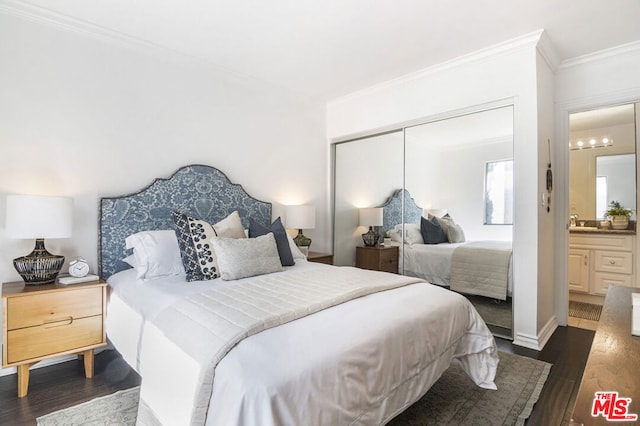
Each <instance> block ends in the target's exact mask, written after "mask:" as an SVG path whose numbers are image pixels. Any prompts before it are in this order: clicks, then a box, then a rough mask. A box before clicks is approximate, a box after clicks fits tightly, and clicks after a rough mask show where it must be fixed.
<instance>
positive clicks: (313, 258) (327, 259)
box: [307, 251, 333, 265]
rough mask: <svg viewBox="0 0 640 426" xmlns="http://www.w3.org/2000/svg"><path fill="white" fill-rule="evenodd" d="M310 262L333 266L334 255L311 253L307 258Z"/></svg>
mask: <svg viewBox="0 0 640 426" xmlns="http://www.w3.org/2000/svg"><path fill="white" fill-rule="evenodd" d="M307 260H308V261H309V262H316V263H326V264H327V265H333V255H332V254H329V253H320V252H317V251H310V252H309V255H308V256H307Z"/></svg>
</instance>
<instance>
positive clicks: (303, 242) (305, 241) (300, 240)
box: [293, 229, 311, 247]
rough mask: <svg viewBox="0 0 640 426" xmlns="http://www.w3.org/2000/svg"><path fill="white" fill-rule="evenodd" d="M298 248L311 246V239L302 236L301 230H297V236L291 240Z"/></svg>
mask: <svg viewBox="0 0 640 426" xmlns="http://www.w3.org/2000/svg"><path fill="white" fill-rule="evenodd" d="M293 242H294V243H296V245H297V246H298V247H309V246H310V245H311V238H307V237H305V236H304V235H303V234H302V229H298V235H296V237H295V238H294V239H293Z"/></svg>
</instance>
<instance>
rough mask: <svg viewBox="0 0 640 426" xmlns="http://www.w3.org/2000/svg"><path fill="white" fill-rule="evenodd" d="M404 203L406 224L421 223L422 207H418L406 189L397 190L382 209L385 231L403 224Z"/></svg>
mask: <svg viewBox="0 0 640 426" xmlns="http://www.w3.org/2000/svg"><path fill="white" fill-rule="evenodd" d="M403 203H404V223H420V218H421V217H422V207H418V206H417V205H416V203H415V201H413V198H411V194H409V191H407V190H406V189H398V190H396V191H395V192H394V193H393V195H391V197H389V199H388V200H387V201H386V202H385V203H384V204H383V205H381V206H380V207H382V228H383V230H384V231H389V230H390V229H393V227H394V226H396V225H397V224H399V223H402V219H403V218H402V205H403Z"/></svg>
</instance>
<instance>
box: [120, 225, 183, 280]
mask: <svg viewBox="0 0 640 426" xmlns="http://www.w3.org/2000/svg"><path fill="white" fill-rule="evenodd" d="M125 244H126V247H127V248H128V249H133V257H134V259H135V260H134V262H133V265H132V266H134V267H135V269H136V271H137V274H138V275H137V276H138V279H140V280H148V279H151V278H157V277H163V276H167V275H184V274H185V271H184V267H183V266H182V258H181V257H180V248H179V247H178V240H177V238H176V233H175V232H174V231H142V232H138V233H136V234H133V235H129V236H128V237H127V238H126V239H125ZM125 262H127V263H129V262H128V261H127V260H126V259H125Z"/></svg>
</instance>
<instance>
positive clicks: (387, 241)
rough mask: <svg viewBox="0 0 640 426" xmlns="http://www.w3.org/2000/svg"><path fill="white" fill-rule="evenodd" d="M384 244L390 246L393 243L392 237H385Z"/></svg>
mask: <svg viewBox="0 0 640 426" xmlns="http://www.w3.org/2000/svg"><path fill="white" fill-rule="evenodd" d="M384 245H385V246H390V245H391V238H385V239H384Z"/></svg>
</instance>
